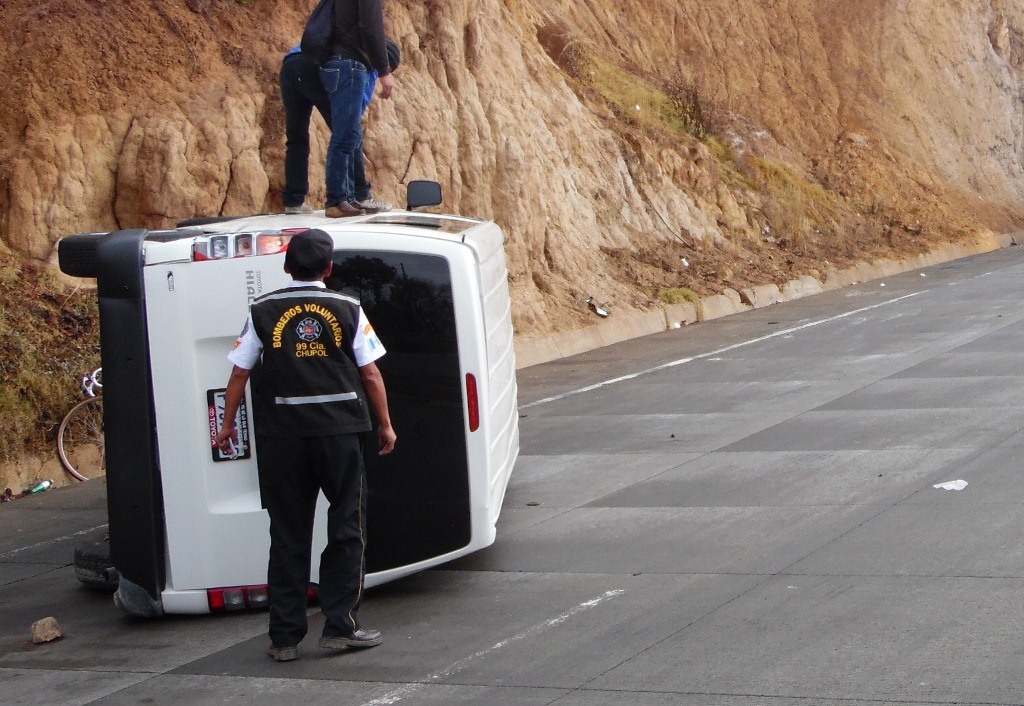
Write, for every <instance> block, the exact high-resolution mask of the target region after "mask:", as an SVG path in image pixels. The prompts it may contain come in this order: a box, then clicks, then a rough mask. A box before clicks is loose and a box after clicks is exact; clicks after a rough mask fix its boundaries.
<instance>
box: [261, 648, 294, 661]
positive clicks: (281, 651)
mask: <svg viewBox="0 0 1024 706" xmlns="http://www.w3.org/2000/svg"><path fill="white" fill-rule="evenodd" d="M267 656H268V657H273V658H274V661H275V662H291V661H292V660H293V659H298V658H299V648H298V647H278V646H277V645H271V646H270V647H268V648H267Z"/></svg>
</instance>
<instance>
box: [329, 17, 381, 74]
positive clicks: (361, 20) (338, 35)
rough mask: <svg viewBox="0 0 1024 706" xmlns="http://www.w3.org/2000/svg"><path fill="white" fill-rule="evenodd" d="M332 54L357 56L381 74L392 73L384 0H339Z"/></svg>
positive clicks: (356, 57)
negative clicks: (385, 25)
mask: <svg viewBox="0 0 1024 706" xmlns="http://www.w3.org/2000/svg"><path fill="white" fill-rule="evenodd" d="M331 54H333V55H337V56H344V57H346V58H349V59H355V60H356V61H360V62H362V63H364V64H366V65H367V67H369V68H371V69H374V70H376V71H377V73H378V74H379V75H380V76H387V75H388V74H389V73H391V66H390V65H389V64H388V48H387V43H386V38H385V35H384V0H335V1H334V37H333V39H332V40H331Z"/></svg>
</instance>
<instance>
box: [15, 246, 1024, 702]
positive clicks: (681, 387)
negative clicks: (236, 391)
mask: <svg viewBox="0 0 1024 706" xmlns="http://www.w3.org/2000/svg"><path fill="white" fill-rule="evenodd" d="M1021 282H1024V249H1020V248H1012V249H1009V250H1005V251H1002V252H998V253H993V254H989V255H984V256H979V257H975V258H970V259H968V260H962V261H958V262H955V263H950V264H947V265H944V266H940V267H936V268H931V269H928V270H924V271H922V272H913V273H907V274H904V275H900V276H898V277H894V278H891V279H888V280H885V282H884V286H883V284H882V283H881V282H871V283H866V284H863V285H859V286H856V287H851V288H848V289H845V290H842V291H837V292H831V293H827V294H823V295H820V296H817V297H812V298H808V299H803V300H799V301H796V302H790V303H787V304H780V305H777V306H774V307H770V308H768V309H762V310H758V311H753V312H749V313H747V314H742V315H738V316H733V317H729V318H727V319H721V320H718V321H715V322H711V323H704V324H700V325H697V326H693V327H690V328H686V329H682V330H678V331H671V332H667V333H664V334H660V335H656V336H652V337H649V338H645V339H642V340H637V341H632V342H628V343H624V344H620V345H617V346H612V347H609V348H605V349H602V350H599V351H594V352H591V353H589V354H586V355H582V356H578V357H576V358H574V359H569V360H563V361H559V362H555V363H550V364H546V365H541V366H536V367H533V368H530V369H527V370H524V371H521V375H520V388H521V402H522V419H521V423H522V455H521V458H520V461H519V463H518V465H517V468H516V471H515V473H514V475H513V478H512V482H511V485H510V487H509V490H508V494H507V496H506V502H505V508H504V510H503V513H502V517H501V520H500V523H499V537H498V541H497V543H496V544H495V545H494V546H493V547H491V548H489V549H488V550H486V551H483V552H480V553H478V554H476V555H474V556H471V557H467V558H465V559H462V560H460V561H458V562H456V563H453V564H451V565H449V566H447V567H445V568H444V569H443V570H435V571H429V572H425V573H423V574H420V575H417V576H414V577H411V578H409V579H406V580H403V581H400V582H396V583H394V584H392V585H389V586H385V587H381V588H380V589H377V590H374V591H371V592H370V594H369V596H368V599H367V601H366V605H365V608H364V611H363V617H364V620H365V621H366V622H367V623H368V624H370V625H371V626H373V627H380V628H381V629H383V630H384V631H385V635H386V642H385V644H384V645H383V646H381V647H379V648H376V649H373V650H369V651H365V652H360V653H352V654H342V655H335V656H325V655H324V654H322V653H321V652H320V651H319V650H318V649H317V648H316V647H315V646H314V645H311V646H309V647H304V648H303V652H302V658H301V659H300V660H299V661H297V662H293V663H288V664H276V663H273V662H271V661H270V660H268V659H267V658H266V657H265V656H264V655H263V649H264V647H265V646H266V642H267V641H266V638H265V634H264V633H265V621H266V615H265V614H242V615H232V616H227V617H194V618H165V619H160V620H139V619H130V618H128V617H126V616H123V615H122V614H120V613H119V612H118V611H117V610H116V609H115V608H114V607H113V606H112V604H111V601H110V598H109V596H108V595H105V594H102V593H95V592H92V591H90V590H87V589H85V588H84V587H81V586H80V585H79V584H77V582H76V581H75V579H74V577H73V572H72V569H71V567H70V566H69V562H70V558H71V551H72V547H73V545H74V543H75V541H77V540H76V537H75V533H77V532H83V531H87V530H89V529H91V528H95V527H97V526H99V525H102V524H103V522H104V521H105V517H104V512H103V486H102V484H91V485H84V486H76V487H73V488H69V489H60V490H55V491H51V492H49V493H46V494H44V495H41V496H39V497H38V498H37V499H31V500H22V501H19V502H17V503H9V504H7V505H4V506H0V703H4V704H8V703H31V704H47V703H62V704H86V703H88V704H140V703H203V704H205V703H211V704H212V703H248V704H279V703H314V702H315V703H338V704H355V705H362V704H366V705H370V704H373V705H383V704H428V705H434V704H437V705H441V704H455V703H459V704H488V705H501V704H524V705H533V704H537V705H541V704H558V705H559V706H581V705H584V704H587V705H609V706H610V705H612V704H616V705H619V704H626V705H631V704H633V705H640V704H643V705H644V706H650V705H654V706H661V705H666V704H673V705H677V704H678V705H683V706H690V705H696V704H724V705H725V706H753V705H755V704H758V705H760V704H767V705H769V706H781V705H784V704H786V705H788V704H793V705H796V704H799V705H800V706H807V705H808V704H816V705H822V706H825V705H830V704H834V705H839V704H842V705H843V706H866V705H867V704H879V703H899V704H949V703H958V704H1024V669H1022V668H1021V667H1022V664H1024V543H1022V542H1021V535H1022V532H1024V503H1022V502H1021V498H1022V497H1024V473H1022V471H1021V456H1022V451H1024V449H1022V447H1024V434H1022V433H1021V431H1020V430H1021V428H1022V427H1024V398H1022V387H1024V385H1022V383H1024V379H1022V377H1024V365H1022V360H1024V355H1022V348H1024V307H1022V306H1021V294H1020V289H1021V286H1020V285H1021ZM961 479H962V480H965V481H967V483H968V485H967V487H966V488H965V489H963V490H961V491H953V490H941V489H936V488H935V487H933V486H934V485H935V484H938V483H942V482H945V481H954V480H961ZM47 615H53V616H55V617H57V618H58V619H59V620H60V621H61V622H62V623H63V624H64V626H65V628H66V637H65V638H64V639H62V640H60V641H58V642H55V643H51V644H47V645H41V646H33V645H32V644H31V643H30V642H29V641H28V640H27V636H28V632H29V626H30V624H31V623H32V622H33V621H34V620H36V619H38V618H41V617H45V616H47ZM320 622H321V621H320V617H319V615H318V614H314V616H313V618H312V626H311V631H312V634H314V635H315V634H316V630H317V628H318V627H319V625H320Z"/></svg>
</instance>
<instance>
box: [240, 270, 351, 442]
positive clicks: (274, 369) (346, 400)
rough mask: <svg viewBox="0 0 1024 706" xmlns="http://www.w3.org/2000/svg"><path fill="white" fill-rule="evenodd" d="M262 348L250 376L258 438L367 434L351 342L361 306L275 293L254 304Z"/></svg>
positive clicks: (307, 293)
mask: <svg viewBox="0 0 1024 706" xmlns="http://www.w3.org/2000/svg"><path fill="white" fill-rule="evenodd" d="M251 311H252V321H253V326H254V327H255V333H256V335H257V336H258V337H259V339H260V341H261V342H262V343H263V359H262V362H261V363H260V365H259V366H257V369H256V370H254V371H253V383H252V394H253V401H254V405H255V408H256V409H255V415H254V416H255V421H256V432H257V433H258V434H261V435H266V436H276V437H297V436H298V437H301V436H325V435H329V434H351V433H358V432H364V431H368V430H369V429H370V416H369V412H368V410H367V404H366V391H365V390H364V389H363V383H362V379H361V377H360V375H359V368H358V367H357V366H356V363H355V354H354V353H353V351H352V342H353V340H355V335H356V330H357V327H358V325H359V303H358V302H357V301H356V300H354V299H352V298H350V297H346V296H345V295H343V294H338V293H337V292H332V291H330V290H327V289H321V288H319V287H315V286H309V287H293V288H288V289H279V290H277V291H276V292H271V293H270V294H266V295H264V296H262V297H260V298H258V299H256V301H254V302H253V304H252V310H251Z"/></svg>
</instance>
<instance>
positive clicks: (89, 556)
mask: <svg viewBox="0 0 1024 706" xmlns="http://www.w3.org/2000/svg"><path fill="white" fill-rule="evenodd" d="M75 577H76V578H77V579H78V580H79V581H81V582H82V583H84V584H85V585H86V586H89V587H90V588H96V589H102V590H104V591H116V590H117V584H118V582H119V580H120V576H119V575H118V573H117V569H115V568H114V566H113V564H112V562H111V561H110V541H109V540H107V539H104V540H101V541H98V542H86V543H84V544H80V545H79V546H77V547H75Z"/></svg>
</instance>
